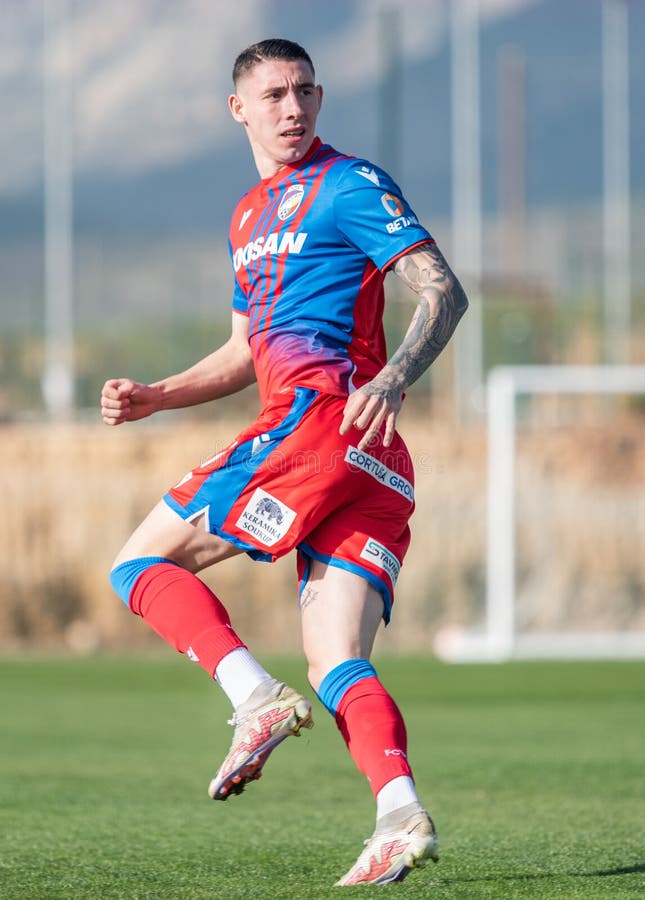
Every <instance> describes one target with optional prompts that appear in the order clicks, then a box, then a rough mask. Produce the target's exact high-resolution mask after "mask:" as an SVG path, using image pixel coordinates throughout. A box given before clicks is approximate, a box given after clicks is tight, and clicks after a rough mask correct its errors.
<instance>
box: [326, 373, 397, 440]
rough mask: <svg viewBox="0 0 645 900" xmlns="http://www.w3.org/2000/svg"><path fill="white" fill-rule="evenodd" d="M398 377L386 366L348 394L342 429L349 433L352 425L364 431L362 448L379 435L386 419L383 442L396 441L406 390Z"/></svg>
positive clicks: (343, 431)
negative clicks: (395, 435) (398, 419)
mask: <svg viewBox="0 0 645 900" xmlns="http://www.w3.org/2000/svg"><path fill="white" fill-rule="evenodd" d="M396 380H397V379H396V374H395V373H394V372H393V371H392V370H391V369H390V367H389V366H386V367H385V368H384V369H383V370H382V371H381V372H379V374H378V375H377V376H376V378H373V379H372V381H370V382H368V383H367V384H365V385H363V387H362V388H359V390H357V391H354V393H353V394H350V395H349V397H348V398H347V403H346V404H345V409H344V412H343V421H342V423H341V426H340V433H341V434H347V432H348V431H349V430H350V428H351V427H352V426H354V427H355V428H358V430H359V431H364V432H365V434H364V435H363V437H362V438H361V439H360V441H359V443H358V449H359V450H366V449H367V448H368V447H369V446H370V445H371V444H373V443H374V442H375V441H376V440H377V439H378V434H379V431H380V430H381V427H382V425H383V423H384V422H385V431H384V434H383V446H384V447H389V446H390V444H391V443H392V439H393V438H394V431H395V428H396V417H397V416H398V414H399V410H400V409H401V404H402V402H403V392H402V390H401V389H400V388H399V387H398V386H397V383H396Z"/></svg>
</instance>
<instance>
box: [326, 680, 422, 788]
mask: <svg viewBox="0 0 645 900" xmlns="http://www.w3.org/2000/svg"><path fill="white" fill-rule="evenodd" d="M336 724H337V725H338V728H339V730H340V733H341V734H342V736H343V738H344V739H345V743H346V744H347V749H348V750H349V752H350V753H351V756H352V759H353V760H354V762H355V763H356V765H357V766H358V768H359V769H360V771H361V772H362V773H363V774H364V775H366V776H367V780H368V781H369V783H370V787H371V788H372V791H373V793H374V796H375V797H376V795H377V794H378V792H379V791H380V790H381V788H382V787H383V785H385V784H387V783H388V781H391V780H392V779H393V778H397V777H398V776H399V775H408V776H410V777H412V770H411V769H410V766H409V765H408V759H407V755H406V754H407V749H408V738H407V733H406V730H405V722H404V721H403V716H402V715H401V713H400V711H399V708H398V706H397V705H396V703H395V702H394V700H393V699H392V698H391V697H390V695H389V694H388V692H387V691H386V690H385V688H384V687H383V685H382V684H381V682H380V681H379V680H378V678H375V677H374V676H370V677H369V678H362V679H361V680H360V681H357V682H356V684H353V685H352V686H351V687H349V688H348V689H347V690H346V691H345V693H344V694H343V697H342V699H341V701H340V703H339V704H338V707H337V709H336Z"/></svg>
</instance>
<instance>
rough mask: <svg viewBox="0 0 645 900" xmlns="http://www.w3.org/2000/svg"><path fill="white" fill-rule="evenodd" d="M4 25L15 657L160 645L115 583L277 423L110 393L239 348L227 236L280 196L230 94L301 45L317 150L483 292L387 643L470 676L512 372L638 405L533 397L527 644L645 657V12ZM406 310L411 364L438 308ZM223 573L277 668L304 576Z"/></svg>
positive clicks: (250, 0)
mask: <svg viewBox="0 0 645 900" xmlns="http://www.w3.org/2000/svg"><path fill="white" fill-rule="evenodd" d="M0 9H1V21H2V27H1V29H0V104H1V108H2V121H3V128H2V130H1V131H0V153H1V159H2V166H1V167H0V275H1V277H0V310H1V316H0V370H1V374H2V378H1V382H0V421H1V424H0V455H1V457H2V462H3V465H2V467H1V469H0V478H1V479H2V496H3V498H4V515H3V516H2V520H1V521H2V525H1V526H0V527H1V529H2V534H1V540H0V560H1V570H0V571H1V572H2V581H1V584H0V646H1V647H2V648H4V650H5V651H12V652H15V651H18V652H24V651H25V650H27V649H30V648H36V649H39V650H41V649H47V650H53V649H57V650H58V649H65V650H68V651H72V652H78V653H89V652H94V651H97V650H101V649H112V648H134V647H137V648H138V649H141V648H142V647H154V648H156V647H157V646H158V641H157V638H156V637H155V636H154V635H151V634H150V633H149V632H148V630H147V629H146V627H145V626H144V625H143V624H142V623H141V622H139V621H138V620H136V619H134V617H132V616H130V615H129V614H128V613H127V612H126V610H125V609H124V608H123V606H122V604H120V602H119V601H118V600H116V599H115V597H114V595H113V594H112V591H111V588H110V586H109V583H108V580H107V576H108V572H109V568H110V565H111V560H112V559H113V557H114V555H115V554H116V552H117V551H118V549H119V547H120V546H121V544H122V543H123V541H124V540H125V538H126V537H127V535H128V534H129V532H130V531H131V530H132V528H133V527H134V526H135V525H136V524H138V522H139V521H140V519H141V518H142V517H143V516H144V515H145V514H146V512H147V511H148V509H149V508H150V507H151V506H152V505H153V504H154V503H155V502H156V500H157V499H158V498H159V496H160V495H161V494H162V493H163V492H164V491H165V490H166V488H167V487H168V486H169V485H170V484H172V483H174V482H175V481H177V480H178V479H179V478H180V477H181V476H182V475H183V474H184V472H185V471H186V470H187V469H189V468H191V467H192V466H193V465H195V464H197V463H198V462H199V461H200V460H201V459H202V458H205V457H207V456H210V455H211V454H212V453H213V452H214V450H216V449H217V447H221V446H223V445H224V444H225V443H227V442H228V441H229V440H230V438H231V437H232V436H233V435H234V434H235V433H236V431H237V430H238V429H239V428H240V427H241V426H242V425H243V424H244V423H245V422H246V421H247V420H248V419H249V417H250V416H252V415H253V414H254V413H255V411H256V409H257V398H256V395H255V392H254V390H252V389H249V390H247V391H245V392H244V393H243V394H242V395H240V396H238V397H236V398H233V399H229V400H225V401H222V402H220V403H219V404H217V406H214V405H212V404H209V405H207V406H204V407H203V408H198V409H194V410H190V411H186V412H181V413H172V414H166V415H165V416H164V417H161V418H159V419H158V420H152V421H148V422H142V423H136V424H132V425H128V426H126V427H123V428H118V429H107V428H105V427H104V426H102V425H101V423H100V420H99V416H98V407H97V400H98V396H99V393H100V388H101V385H102V384H103V382H104V381H105V380H106V379H107V378H110V377H117V376H126V375H127V376H130V377H133V378H135V379H137V380H141V381H152V380H155V379H157V378H160V377H162V376H163V375H166V374H168V373H169V372H170V371H177V370H180V369H182V368H185V367H186V366H188V365H190V364H191V363H192V362H194V361H196V360H197V359H199V358H200V357H202V356H204V355H205V354H207V353H209V352H210V351H211V350H212V349H213V348H214V347H216V346H217V345H219V343H221V342H222V341H223V340H225V339H226V337H227V334H228V330H229V326H230V298H231V293H232V283H233V282H232V274H231V271H230V266H229V262H228V256H227V251H226V231H227V226H228V217H229V215H230V212H231V210H232V208H233V206H234V205H235V203H236V202H237V200H238V198H239V196H240V195H241V194H242V193H244V191H246V190H248V188H249V187H250V186H251V185H252V184H253V183H255V181H256V180H257V173H256V171H255V169H254V166H253V162H252V158H251V155H250V153H249V151H248V148H247V145H246V139H245V137H244V135H243V133H242V131H241V130H240V129H239V127H238V126H236V125H235V123H234V122H233V121H232V120H231V119H230V116H229V114H228V110H227V106H226V99H227V96H228V94H229V93H230V90H231V83H230V71H231V68H232V64H233V60H234V58H235V55H236V54H237V52H238V51H239V50H240V49H242V48H243V47H245V46H247V45H248V44H250V43H252V42H254V41H256V40H261V39H262V38H265V37H273V36H283V37H288V38H290V39H292V40H296V41H298V42H300V43H302V44H303V45H304V46H305V47H306V48H307V49H308V51H309V53H310V54H311V56H312V58H313V60H314V63H315V65H316V74H317V78H318V80H319V81H320V82H321V83H322V84H323V86H324V88H325V91H326V93H325V101H324V106H323V111H322V114H321V118H320V122H319V133H320V135H321V137H322V138H323V139H324V140H325V141H327V142H328V143H331V144H333V145H335V146H336V147H337V148H338V149H340V150H342V151H344V152H347V153H350V154H354V155H358V156H362V157H366V158H368V159H369V160H371V161H372V162H374V163H377V164H380V165H382V166H383V167H384V168H386V169H388V170H389V171H390V172H391V173H392V175H393V176H394V177H395V179H396V180H397V181H398V182H399V184H400V185H401V187H402V189H403V190H404V192H405V194H406V196H407V197H408V198H409V200H410V202H411V204H412V206H413V208H414V209H415V211H416V212H417V214H418V216H419V218H421V219H422V221H423V222H424V223H425V224H426V225H427V226H428V228H429V229H430V231H431V232H432V234H433V235H434V236H435V237H436V239H437V242H438V243H439V246H440V247H441V248H442V250H443V251H444V253H445V254H446V256H447V257H448V259H449V261H450V262H451V263H452V265H453V268H454V269H455V270H456V272H457V274H458V275H459V277H460V278H461V279H462V281H463V283H464V285H465V286H466V288H467V292H468V294H469V296H470V299H471V307H470V310H469V313H468V315H467V317H466V318H465V319H464V321H463V322H462V324H461V326H460V328H459V333H458V337H457V339H456V340H454V341H453V342H452V343H451V345H450V346H449V348H448V349H447V350H446V351H445V352H444V354H443V355H442V357H441V358H440V360H439V361H438V362H437V363H436V364H435V366H434V367H433V369H432V371H431V372H430V373H428V374H427V375H426V376H425V377H424V378H423V379H422V380H421V381H420V382H419V383H418V384H417V385H415V387H414V389H413V390H411V391H410V394H409V396H408V400H407V403H406V409H405V411H404V413H403V415H402V417H401V420H400V426H401V430H402V432H403V434H404V436H405V437H406V439H407V440H408V442H409V444H410V447H411V450H412V452H413V455H414V458H415V461H416V466H417V512H416V514H415V519H414V523H413V524H414V528H413V531H414V539H413V544H412V547H411V550H410V554H409V557H408V560H407V561H406V565H405V567H404V569H403V572H402V574H401V578H400V582H399V591H398V599H397V610H396V616H395V620H394V622H393V624H392V625H391V626H390V627H389V628H388V631H387V632H386V633H385V636H384V637H383V638H382V639H381V640H382V642H383V644H382V646H383V648H384V649H397V650H398V649H401V650H403V649H405V650H415V651H417V650H427V651H428V652H432V651H438V652H441V651H442V650H443V651H446V648H448V649H449V648H450V646H451V641H453V639H454V638H455V635H459V634H461V633H463V632H464V631H468V632H470V631H472V630H475V631H477V630H478V629H479V630H483V629H485V627H487V623H488V625H490V615H491V612H490V604H491V589H490V583H488V597H487V579H488V581H489V564H488V562H487V545H488V543H489V542H490V537H491V529H495V528H496V525H495V520H494V517H493V518H491V515H490V513H491V504H495V503H496V502H497V500H496V499H495V496H494V495H491V494H490V493H489V491H490V479H491V469H494V467H495V461H494V460H493V465H492V466H491V464H490V460H487V447H488V446H489V444H488V426H489V422H488V418H487V415H488V413H489V409H488V408H487V406H488V404H487V401H486V392H485V385H486V382H487V378H488V376H489V373H490V372H491V371H492V370H493V369H495V368H496V367H499V366H509V365H512V366H527V365H531V366H540V367H546V366H549V367H554V366H558V367H561V366H566V367H573V366H575V367H580V366H585V367H587V366H600V365H602V366H611V367H620V370H621V372H622V373H623V376H624V385H626V386H625V387H620V388H619V389H616V390H615V391H614V392H613V393H612V394H611V395H605V394H604V393H601V392H600V391H599V390H597V389H596V388H593V389H588V390H587V389H580V390H577V392H576V393H573V394H571V393H569V392H566V391H564V392H561V391H560V389H559V388H557V389H554V390H541V389H540V390H537V391H533V390H532V391H524V392H523V393H522V396H520V397H518V401H517V421H516V422H512V421H511V422H510V423H509V428H511V430H512V435H513V436H514V437H515V439H516V442H515V444H514V446H513V448H512V449H513V457H512V458H513V460H514V462H515V469H514V474H515V480H514V482H513V485H512V487H513V515H514V518H512V527H513V531H512V534H511V535H509V536H507V543H508V555H509V560H511V563H512V573H513V586H512V589H513V594H512V603H513V611H514V612H513V623H512V628H513V630H514V632H517V633H518V634H519V633H520V632H521V633H527V634H542V635H544V636H545V639H546V644H547V645H548V643H549V640H550V637H549V636H550V635H561V634H569V633H573V634H580V633H583V634H586V635H588V636H589V638H590V642H589V646H593V645H594V644H593V642H594V640H595V639H596V638H599V639H600V640H601V642H602V639H603V636H605V635H615V634H620V635H623V636H624V635H631V636H632V637H634V638H635V641H636V642H634V641H632V642H631V643H630V644H629V646H630V647H631V648H632V649H631V650H630V651H629V652H633V653H635V654H637V655H638V654H640V653H642V654H643V655H645V647H643V646H642V645H641V644H639V643H638V641H639V640H640V636H642V635H643V634H645V602H644V600H643V596H644V588H645V564H644V563H643V557H644V555H645V554H644V553H643V548H644V547H645V500H644V496H643V479H644V477H645V442H644V440H643V438H644V428H643V425H644V421H645V402H644V401H643V374H642V368H641V369H639V368H638V366H639V363H640V364H641V365H642V363H643V358H644V356H645V353H644V349H645V329H644V308H645V303H644V298H645V258H644V254H643V252H642V247H643V246H645V116H644V115H643V109H644V108H645V54H643V52H642V48H643V47H644V46H645V3H643V2H640V0H557V2H556V0H479V2H477V0H453V2H447V0H400V2H395V0H390V2H385V0H380V2H379V0H362V2H361V0H342V2H341V0H327V2H326V3H325V4H322V5H321V4H315V3H309V2H297V0H240V2H238V3H235V4H229V3H223V2H221V3H220V2H215V0H184V2H182V3H181V4H177V3H171V2H168V0H132V2H128V3H122V2H109V3H108V2H107V0H75V2H74V0H0ZM387 289H388V300H389V302H388V310H387V321H386V325H387V331H388V338H389V342H390V346H395V345H396V343H397V341H398V340H399V339H400V338H401V336H402V335H403V333H404V332H405V329H406V327H407V324H408V322H409V319H410V316H411V314H412V310H413V305H412V302H411V299H412V298H411V297H410V296H408V295H406V294H405V293H403V292H402V290H401V289H400V287H399V286H397V283H396V280H395V279H394V277H390V278H389V279H388V281H387ZM540 371H542V370H540ZM603 371H605V370H603ZM600 377H601V378H602V377H603V376H602V374H601V376H600ZM639 379H640V381H639ZM621 384H623V382H621ZM499 464H500V465H501V464H502V463H501V462H500V463H499ZM487 516H488V518H487ZM205 580H207V581H208V582H209V583H210V584H212V585H213V587H215V588H216V590H217V591H218V593H219V594H220V595H221V597H222V600H223V601H224V602H225V603H226V604H227V605H228V606H229V608H230V610H231V613H232V618H233V621H234V624H235V625H236V626H237V627H238V628H239V630H240V631H241V632H242V634H243V636H244V637H245V638H246V639H247V640H248V641H250V642H252V645H253V646H255V647H259V648H266V649H271V650H278V649H279V650H295V649H297V648H298V646H299V641H298V636H297V631H298V615H297V608H296V604H295V574H294V563H293V560H292V559H288V560H283V561H281V562H280V563H278V564H276V565H275V566H271V567H269V566H265V565H261V564H255V565H252V564H251V563H250V562H249V561H248V560H246V559H245V558H238V559H235V560H230V561H227V562H226V563H224V564H222V565H221V567H218V570H217V572H214V573H209V574H207V575H206V576H205ZM487 602H488V605H487ZM605 646H607V645H605ZM511 649H512V648H511Z"/></svg>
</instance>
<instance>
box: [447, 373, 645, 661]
mask: <svg viewBox="0 0 645 900" xmlns="http://www.w3.org/2000/svg"><path fill="white" fill-rule="evenodd" d="M594 393H595V394H643V393H645V366H500V367H498V368H495V369H493V370H492V371H491V372H490V373H489V375H488V379H487V419H488V475H487V479H488V491H487V503H488V508H487V523H486V531H487V536H486V610H485V620H484V627H483V630H481V631H462V630H458V629H449V628H448V629H443V630H442V631H440V632H439V633H438V634H437V637H436V640H435V645H434V650H435V652H436V654H437V655H438V656H439V657H441V658H442V659H444V660H447V661H450V662H500V661H503V660H509V659H603V658H604V659H628V658H632V659H636V658H645V632H630V631H619V632H594V633H580V632H575V633H565V632H548V633H546V632H539V633H527V634H522V633H519V632H518V630H517V628H516V615H515V568H516V546H515V524H516V523H515V433H516V398H517V396H518V394H594Z"/></svg>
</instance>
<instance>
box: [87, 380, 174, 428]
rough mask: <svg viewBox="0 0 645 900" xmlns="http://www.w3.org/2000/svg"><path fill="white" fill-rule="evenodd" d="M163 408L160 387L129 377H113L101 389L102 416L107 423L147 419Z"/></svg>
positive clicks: (119, 423)
mask: <svg viewBox="0 0 645 900" xmlns="http://www.w3.org/2000/svg"><path fill="white" fill-rule="evenodd" d="M159 409H161V392H160V390H159V388H158V387H155V386H154V385H149V384H140V383H139V382H138V381H130V379H129V378H111V379H110V380H109V381H106V382H105V384H104V385H103V390H102V391H101V417H102V419H103V421H104V422H105V424H106V425H121V423H122V422H136V420H137V419H145V417H146V416H151V415H152V413H154V412H158V410H159Z"/></svg>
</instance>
